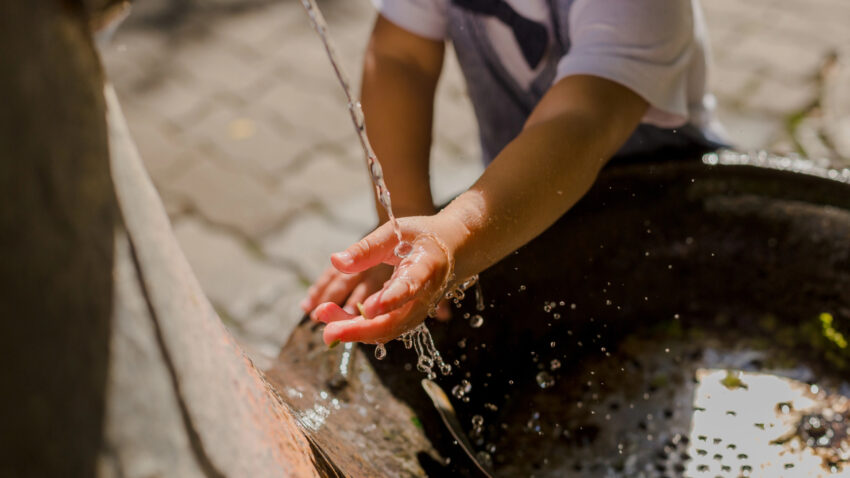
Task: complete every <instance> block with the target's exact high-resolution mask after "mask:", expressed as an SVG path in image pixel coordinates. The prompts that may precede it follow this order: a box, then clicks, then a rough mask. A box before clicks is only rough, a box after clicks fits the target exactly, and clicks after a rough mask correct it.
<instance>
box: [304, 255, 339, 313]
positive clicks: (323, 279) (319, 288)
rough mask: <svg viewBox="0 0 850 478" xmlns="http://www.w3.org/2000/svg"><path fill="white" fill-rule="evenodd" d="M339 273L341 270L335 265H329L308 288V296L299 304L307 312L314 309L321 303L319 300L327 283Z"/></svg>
mask: <svg viewBox="0 0 850 478" xmlns="http://www.w3.org/2000/svg"><path fill="white" fill-rule="evenodd" d="M338 274H339V271H337V270H336V269H335V268H334V267H333V266H331V267H328V268H327V269H325V271H324V272H322V275H320V276H319V278H318V279H317V280H316V282H314V283H313V285H311V286H310V288H309V289H307V297H306V298H304V300H302V301H301V304H299V305H300V306H301V309H302V310H303V311H304V312H305V313H308V312H310V311H312V310H313V309H315V308H316V306H317V305H319V304H321V302H320V301H319V300H318V299H319V297H320V296H321V295H322V293H323V292H324V290H325V287H327V285H328V284H329V283H330V282H331V281H332V280H333V278H334V277H336V276H337V275H338Z"/></svg>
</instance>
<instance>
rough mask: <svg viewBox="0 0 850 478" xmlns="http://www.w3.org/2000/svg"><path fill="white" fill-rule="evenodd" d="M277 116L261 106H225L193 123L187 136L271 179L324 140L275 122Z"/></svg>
mask: <svg viewBox="0 0 850 478" xmlns="http://www.w3.org/2000/svg"><path fill="white" fill-rule="evenodd" d="M273 117H274V114H272V113H270V112H268V111H265V110H264V109H261V108H257V107H252V108H241V107H238V108H230V107H222V108H219V109H216V110H214V111H212V112H210V113H209V114H207V115H206V116H205V117H204V118H203V119H201V120H200V121H198V122H197V123H195V124H193V125H190V126H189V129H188V130H187V131H186V132H185V137H186V139H187V141H190V142H192V143H193V144H196V145H212V147H214V148H215V149H216V150H217V151H218V152H220V154H221V155H222V156H223V157H224V158H225V159H226V160H227V161H229V162H231V163H232V164H233V165H234V166H236V167H239V168H245V170H246V171H247V172H255V173H258V174H263V175H270V176H269V178H270V179H271V178H274V177H275V175H276V173H278V172H280V171H282V170H283V169H285V168H287V167H288V166H289V165H291V164H292V163H293V161H294V160H295V159H296V158H298V157H299V156H301V155H302V154H303V153H304V152H305V151H308V150H309V149H311V148H312V147H314V146H315V145H316V143H318V142H320V141H321V140H320V139H319V138H315V137H312V136H310V135H308V134H302V132H301V131H298V130H296V129H294V128H291V127H289V126H287V125H283V124H280V123H275V122H274V121H273Z"/></svg>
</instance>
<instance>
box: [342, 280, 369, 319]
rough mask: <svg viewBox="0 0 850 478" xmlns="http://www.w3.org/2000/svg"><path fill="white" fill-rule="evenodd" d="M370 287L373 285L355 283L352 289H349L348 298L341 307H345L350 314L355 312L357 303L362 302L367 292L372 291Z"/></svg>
mask: <svg viewBox="0 0 850 478" xmlns="http://www.w3.org/2000/svg"><path fill="white" fill-rule="evenodd" d="M372 288H373V286H371V285H370V284H368V283H366V282H361V283H359V284H357V286H356V287H354V290H353V291H351V295H349V296H348V300H346V301H345V307H343V309H346V310H347V311H348V312H350V313H352V314H353V313H354V312H356V311H357V304H362V303H363V301H364V300H366V298H367V297H369V294H370V293H372V292H373V290H371V289H372Z"/></svg>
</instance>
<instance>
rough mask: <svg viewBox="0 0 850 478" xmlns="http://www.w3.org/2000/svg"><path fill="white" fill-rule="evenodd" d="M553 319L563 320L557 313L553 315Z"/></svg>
mask: <svg viewBox="0 0 850 478" xmlns="http://www.w3.org/2000/svg"><path fill="white" fill-rule="evenodd" d="M552 318H553V319H555V320H558V319H560V318H561V314H559V313H557V312H555V313H554V314H552Z"/></svg>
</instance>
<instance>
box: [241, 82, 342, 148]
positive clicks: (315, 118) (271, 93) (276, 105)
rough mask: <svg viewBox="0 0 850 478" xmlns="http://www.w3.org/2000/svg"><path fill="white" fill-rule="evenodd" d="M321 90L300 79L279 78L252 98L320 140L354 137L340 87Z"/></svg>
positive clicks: (299, 131) (294, 126)
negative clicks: (325, 91)
mask: <svg viewBox="0 0 850 478" xmlns="http://www.w3.org/2000/svg"><path fill="white" fill-rule="evenodd" d="M337 90H339V88H336V89H335V90H334V91H329V92H328V93H329V94H321V93H318V92H316V91H314V90H313V89H308V88H305V87H304V85H303V84H302V83H300V82H294V81H280V82H277V83H276V84H274V85H273V86H271V87H270V88H269V90H268V91H267V92H265V93H264V94H262V95H259V96H257V97H256V98H255V99H254V100H255V101H257V102H258V103H260V104H262V105H264V106H265V107H266V108H268V109H270V110H274V112H275V113H276V114H278V115H280V116H281V117H282V118H284V119H285V120H286V122H287V124H288V125H289V126H290V127H292V130H293V131H297V132H298V134H299V135H310V136H313V137H315V138H317V139H320V140H323V141H337V140H340V139H350V140H354V141H356V136H355V132H354V126H353V125H352V123H351V117H350V116H349V113H348V105H347V103H346V102H345V100H344V99H343V98H344V96H343V95H342V93H341V90H339V91H337Z"/></svg>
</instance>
